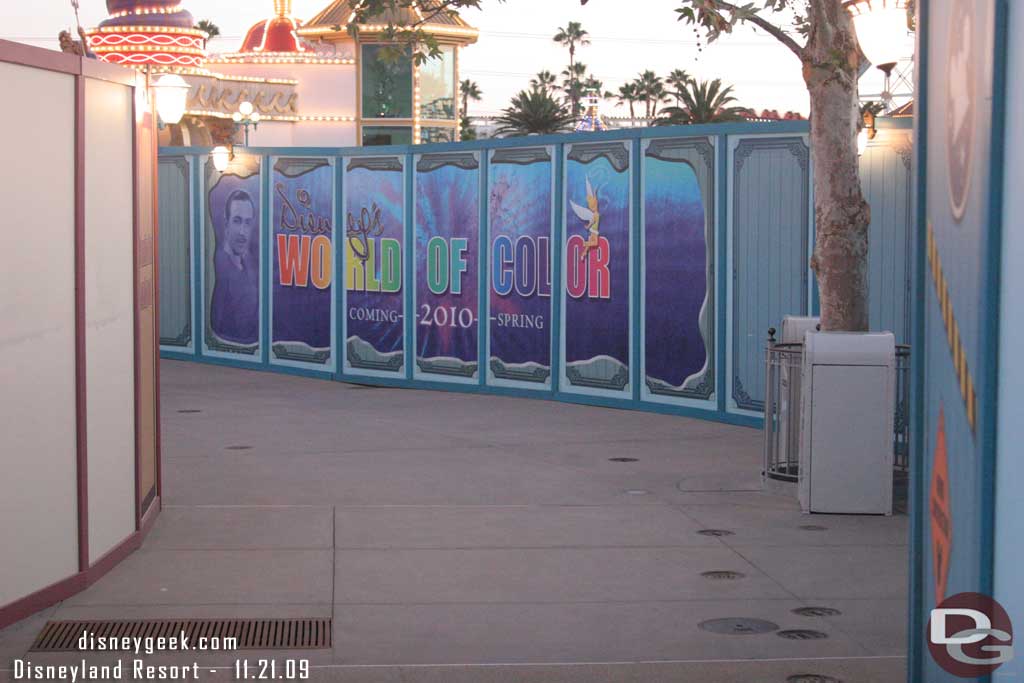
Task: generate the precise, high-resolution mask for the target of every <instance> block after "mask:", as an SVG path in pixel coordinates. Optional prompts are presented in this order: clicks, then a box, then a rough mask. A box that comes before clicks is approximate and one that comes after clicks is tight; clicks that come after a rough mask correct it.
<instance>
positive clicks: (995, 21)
mask: <svg viewBox="0 0 1024 683" xmlns="http://www.w3.org/2000/svg"><path fill="white" fill-rule="evenodd" d="M1016 5H1019V3H1010V2H1007V1H1006V0H976V1H975V2H970V3H965V2H961V1H960V0H927V1H926V2H922V3H919V4H918V13H919V14H918V24H917V25H918V32H917V36H918V41H919V44H918V50H917V55H918V87H917V88H916V89H915V91H916V95H917V99H916V101H915V109H916V110H917V112H918V121H917V129H916V130H915V132H914V143H915V145H916V149H915V155H916V159H917V162H918V163H917V167H916V170H917V176H916V178H915V195H916V202H917V207H918V210H917V212H916V214H917V215H916V219H915V223H916V224H915V230H914V248H913V255H914V261H915V264H914V292H915V297H914V307H913V312H914V315H913V328H914V329H913V336H912V340H913V344H914V371H913V375H912V376H913V387H912V390H913V401H912V402H913V410H912V413H913V416H914V417H913V423H912V425H911V431H912V434H913V441H914V449H913V452H912V458H913V459H912V462H911V472H912V479H911V496H912V499H913V502H912V504H911V510H912V514H911V529H912V544H911V549H912V550H911V589H912V590H911V614H910V633H909V643H910V662H909V663H910V666H909V674H908V681H910V682H912V683H938V682H940V681H942V682H946V681H950V682H951V681H964V680H971V681H988V680H990V679H992V680H1002V679H1003V676H1004V675H1005V680H1011V679H1014V678H1016V677H1015V676H1014V674H1013V671H1014V670H1016V671H1017V672H1019V671H1020V667H1019V659H1018V661H1017V662H1015V663H1011V666H1009V667H1007V668H1006V669H998V670H997V671H995V673H994V674H992V671H991V668H990V667H981V668H978V667H973V666H965V665H964V664H963V663H957V662H954V661H953V660H952V658H951V657H949V656H948V651H946V650H944V649H943V648H941V647H936V648H930V647H929V642H930V635H929V634H930V631H929V629H928V623H929V619H930V618H931V611H932V609H934V608H935V607H937V606H938V605H940V604H943V603H946V601H947V600H950V599H951V598H952V599H953V601H952V602H951V603H949V604H946V605H945V606H946V607H958V606H962V605H963V604H964V603H962V602H959V601H960V600H965V599H966V600H970V601H972V602H973V601H975V600H976V598H973V597H969V598H965V597H964V596H962V595H961V594H965V593H966V594H981V595H984V596H992V595H994V593H995V591H996V582H995V570H994V559H995V557H996V547H995V528H996V526H997V524H1009V528H1010V529H1013V525H1014V522H1013V520H1014V518H1016V519H1019V518H1020V517H1019V505H1017V504H1016V503H1015V500H1016V499H1017V498H1019V477H1018V479H1017V481H1015V480H1014V476H1015V474H1016V472H1015V471H1014V469H1012V468H1009V467H1008V468H1006V471H1005V472H1004V471H1003V466H1002V463H1000V469H999V479H1000V485H1002V486H1005V488H1003V492H1004V493H1008V494H1009V495H1008V497H1007V498H1006V499H1005V500H1001V501H998V502H999V503H1000V504H1001V505H1002V507H1001V509H1000V517H997V516H996V509H997V496H996V491H997V484H996V472H997V469H996V466H997V448H996V446H997V438H996V433H997V417H999V415H997V410H996V409H997V405H998V407H999V412H1000V413H1003V411H1006V410H1009V411H1011V414H1012V413H1013V411H1015V410H1016V412H1017V413H1018V414H1019V409H1017V408H1016V405H1017V402H1016V400H1015V398H1014V397H1012V395H1011V397H1010V398H1009V400H1007V401H1004V402H1002V403H1001V404H999V403H998V402H997V395H998V390H999V388H1000V387H999V384H1000V382H1002V381H1006V380H1008V379H1010V378H1009V377H1004V376H1002V375H1003V368H1001V367H999V366H998V361H999V351H1000V348H999V347H1000V339H999V304H1000V296H1001V295H1002V296H1007V297H1011V300H1012V296H1013V292H1012V290H1004V291H1003V292H1002V294H1001V293H1000V257H1001V256H1002V246H1001V239H1002V233H1003V229H1004V226H1002V225H1001V223H1002V221H1003V211H1002V202H1003V183H1002V176H1003V172H1004V166H1003V162H1004V158H1005V159H1006V160H1008V161H1009V160H1013V159H1015V158H1017V157H1019V148H1017V150H1012V151H1011V149H1008V148H1007V146H1006V139H1005V138H1004V135H1003V131H1004V126H1003V123H1004V121H1009V120H1015V119H1011V118H1010V117H1009V116H1008V112H1014V113H1016V110H1013V109H1011V108H1008V107H1006V104H1005V101H1004V100H1005V97H1004V94H1005V89H1006V87H1007V83H1008V81H1007V79H1006V72H1005V68H1006V64H1005V58H1006V40H1007V37H1008V35H1009V34H1008V32H1007V25H1008V24H1007V22H1008V15H1012V11H1011V8H1012V10H1017V9H1019V7H1017V6H1016ZM1015 40H1016V38H1015ZM1012 87H1014V88H1017V87H1019V86H1018V85H1016V84H1014V85H1013V86H1012ZM1013 151H1017V152H1018V154H1017V155H1014V154H1013ZM1013 189H1017V188H1013ZM1018 191H1019V190H1018ZM1019 224H1020V217H1019V215H1018V216H1013V217H1009V218H1008V222H1007V223H1006V225H1005V230H1006V231H1008V232H1013V231H1019ZM1010 244H1011V248H1012V246H1013V243H1012V242H1010ZM1014 265H1015V266H1016V264H1014ZM1012 282H1013V280H1010V281H1009V282H1008V283H1006V284H1010V283H1012ZM1011 305H1012V304H1011ZM1017 308H1019V304H1017ZM1003 343H1007V344H1010V346H1009V347H1008V348H1007V349H1006V350H1007V351H1008V352H1009V353H1010V354H1015V355H1019V352H1017V353H1015V352H1016V349H1017V348H1018V344H1019V342H1018V341H1017V339H1015V338H1013V339H1005V340H1004V342H1003ZM1011 386H1013V390H1014V391H1015V390H1017V385H1011ZM1003 414H1004V415H1005V413H1003ZM1015 422H1017V423H1019V422H1020V420H1019V419H1017V420H1015ZM1006 436H1010V438H1011V439H1012V431H1009V430H1008V431H1007V432H1006ZM1009 448H1011V449H1013V451H1014V455H1015V456H1017V457H1016V460H1017V461H1019V453H1020V445H1019V443H1017V442H1016V441H1012V442H1011V444H1010V445H1009ZM1004 477H1005V479H1004ZM1004 516H1005V517H1004ZM1004 528H1005V527H1004ZM1017 528H1018V529H1019V526H1018V527H1017ZM1004 543H1008V544H1009V546H1004V547H1009V548H1014V547H1019V545H1020V539H1019V534H1017V535H1013V536H1011V537H1010V538H1008V539H1006V540H1005V541H1004ZM1009 558H1010V561H1011V562H1012V561H1013V560H1012V558H1013V555H1012V554H1011V555H1010V556H1009ZM1007 569H1008V571H1009V574H1010V577H1009V578H1008V579H1007V576H1006V575H1004V576H1002V577H1001V578H1002V580H1003V585H1004V586H1005V585H1006V582H1007V581H1009V583H1010V584H1011V585H1013V586H1015V587H1016V586H1019V585H1020V568H1019V566H1018V565H1017V564H1016V563H1015V562H1014V563H1013V564H1012V567H1010V568H1006V567H1005V566H1004V570H1007ZM1000 597H1009V598H1010V600H1008V603H1009V604H1008V605H1007V607H1010V608H1011V609H1012V608H1013V607H1017V608H1018V612H1017V613H1016V614H1014V613H1010V614H1009V615H1008V616H1009V620H1010V621H1012V620H1017V621H1018V623H1019V620H1020V617H1021V615H1020V613H1019V605H1020V603H1019V592H1017V591H1015V590H1010V591H1003V592H1002V593H1001V594H1000ZM974 604H979V609H985V610H987V611H988V612H989V613H991V614H992V622H993V624H992V625H993V626H994V627H995V628H998V629H1002V630H1010V629H1009V628H1008V626H1007V624H1006V623H1003V619H1002V615H997V614H996V612H995V611H994V610H992V609H991V608H990V607H987V606H984V607H983V606H980V603H974ZM963 621H964V622H966V623H965V624H964V625H963V626H958V624H957V623H956V622H952V621H951V624H950V625H949V629H950V630H951V631H952V630H954V629H956V628H958V627H959V628H969V627H970V620H969V619H964V620H963ZM947 635H948V634H947ZM1000 644H1002V643H999V642H997V641H996V639H995V638H993V637H992V636H989V637H987V638H985V639H984V640H981V641H980V642H977V643H974V644H972V645H970V646H965V647H964V650H963V652H964V654H966V655H967V656H970V657H974V658H976V659H978V660H985V659H987V658H990V657H991V656H992V655H991V654H989V652H993V653H994V652H996V651H995V650H994V649H992V646H994V645H1000ZM990 674H992V675H991V676H990Z"/></svg>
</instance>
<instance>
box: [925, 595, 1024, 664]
mask: <svg viewBox="0 0 1024 683" xmlns="http://www.w3.org/2000/svg"><path fill="white" fill-rule="evenodd" d="M928 649H929V651H931V654H932V657H933V658H934V659H935V661H936V662H937V663H938V665H939V666H941V667H942V668H943V669H945V670H946V671H947V672H949V673H951V674H953V675H954V676H960V677H962V678H979V677H982V676H986V675H988V674H990V673H992V672H993V671H995V670H996V669H998V668H999V667H1000V665H1002V664H1005V663H1006V662H1008V661H1010V660H1011V659H1013V625H1012V624H1011V623H1010V616H1009V615H1008V614H1007V613H1006V610H1005V609H1003V606H1002V605H1000V604H999V603H998V602H996V601H995V599H993V598H990V597H989V596H987V595H982V594H981V593H958V594H956V595H954V596H952V597H949V598H946V599H945V600H943V601H942V604H940V605H939V606H938V607H936V608H935V609H933V610H932V613H931V619H929V620H928Z"/></svg>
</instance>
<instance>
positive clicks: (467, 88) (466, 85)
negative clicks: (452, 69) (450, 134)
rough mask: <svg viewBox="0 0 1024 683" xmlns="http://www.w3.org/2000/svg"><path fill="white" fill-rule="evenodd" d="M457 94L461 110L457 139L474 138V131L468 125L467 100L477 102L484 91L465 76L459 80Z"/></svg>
mask: <svg viewBox="0 0 1024 683" xmlns="http://www.w3.org/2000/svg"><path fill="white" fill-rule="evenodd" d="M459 94H460V95H462V111H460V112H459V139H461V140H475V139H476V131H474V130H473V127H472V126H471V125H469V101H470V100H473V101H474V102H479V101H480V98H481V97H482V96H483V94H484V93H483V91H482V90H480V86H479V85H477V84H476V81H471V80H469V79H468V78H467V79H465V80H464V81H459Z"/></svg>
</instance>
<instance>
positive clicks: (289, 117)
mask: <svg viewBox="0 0 1024 683" xmlns="http://www.w3.org/2000/svg"><path fill="white" fill-rule="evenodd" d="M358 5H359V3H358V2H352V1H351V0H335V1H334V2H331V3H330V4H329V5H328V6H327V7H325V8H324V9H323V10H322V11H320V12H319V13H318V14H316V15H315V16H314V17H312V18H311V19H309V20H308V21H302V20H301V19H299V18H296V17H295V16H294V15H293V13H292V2H291V0H273V7H272V13H271V14H270V16H268V17H267V18H266V19H263V20H260V21H258V22H256V23H255V24H254V25H253V26H252V27H251V28H250V29H249V30H248V31H247V33H246V36H245V38H244V40H243V41H242V44H241V45H240V46H239V48H238V50H237V51H235V52H229V53H222V54H207V53H206V50H205V47H206V46H205V41H206V37H207V36H206V34H205V33H203V32H202V31H199V30H197V29H195V28H194V27H193V18H192V15H191V14H189V13H188V12H187V11H185V10H183V9H181V8H180V6H179V4H178V3H177V2H175V1H174V0H161V1H160V2H153V1H152V0H147V1H146V3H145V4H143V3H142V2H140V1H139V0H108V2H107V9H108V11H109V12H110V14H111V16H110V18H109V19H107V20H106V21H104V22H103V23H102V24H100V26H99V27H97V28H95V29H92V30H91V31H89V43H90V46H91V47H92V48H93V49H94V50H95V51H96V52H97V53H98V54H99V56H100V57H101V58H102V59H105V60H108V61H116V62H118V63H126V64H132V65H134V66H137V67H140V68H144V69H146V70H148V71H149V72H150V73H153V74H158V73H160V72H167V71H171V72H174V73H178V74H180V75H181V76H182V77H184V78H185V79H186V80H187V81H188V83H189V85H190V86H191V90H190V92H189V96H188V106H187V111H186V117H185V118H184V119H183V120H182V122H181V123H180V124H178V125H175V126H168V127H166V128H165V129H164V130H163V131H162V133H161V143H162V144H168V145H200V146H208V145H216V144H227V143H235V144H237V143H241V142H242V140H243V139H244V135H243V133H242V131H241V130H240V129H239V126H237V125H236V124H235V122H234V121H233V120H232V116H233V115H234V114H235V112H237V111H238V109H239V106H240V105H241V104H242V103H243V102H250V103H251V104H252V105H253V110H254V111H255V112H258V113H259V119H260V120H259V124H258V126H256V127H255V128H252V129H251V130H250V131H249V142H250V144H252V145H260V146H346V147H348V146H357V145H387V144H417V143H420V142H424V143H426V142H452V141H455V140H457V139H458V135H459V124H458V122H459V116H460V111H459V92H458V84H459V50H460V48H463V47H465V46H467V45H470V44H472V43H474V42H476V40H477V37H478V33H479V32H478V31H477V30H476V29H475V28H473V27H472V26H470V25H469V24H467V23H466V22H465V21H463V20H462V19H461V17H459V16H458V15H457V14H456V13H454V12H452V11H449V10H447V9H444V8H443V7H442V6H441V5H440V3H437V2H436V0H421V1H420V2H419V3H416V4H414V5H413V6H412V7H410V8H406V9H404V10H402V11H401V12H399V13H397V15H396V16H390V15H387V16H385V15H372V14H371V15H361V14H360V11H359V9H358ZM268 9H271V8H268ZM389 26H396V27H399V30H408V29H411V28H415V29H417V30H421V31H423V32H424V33H426V34H428V35H430V36H431V37H432V38H433V39H434V40H436V41H437V44H438V48H439V50H440V54H439V55H437V56H435V57H434V58H432V59H429V60H426V61H425V62H423V63H422V64H416V63H415V60H413V59H412V55H411V54H409V52H408V51H407V50H405V49H404V48H403V47H401V45H400V44H399V42H397V41H396V39H395V38H394V36H389V35H388V27H389ZM403 27H408V29H403ZM185 43H187V45H186V44H185ZM161 46H167V47H168V48H169V49H170V48H173V49H172V52H171V54H170V55H169V56H167V57H163V56H160V55H161V54H162V53H160V52H158V48H160V47H161ZM165 51H166V50H165Z"/></svg>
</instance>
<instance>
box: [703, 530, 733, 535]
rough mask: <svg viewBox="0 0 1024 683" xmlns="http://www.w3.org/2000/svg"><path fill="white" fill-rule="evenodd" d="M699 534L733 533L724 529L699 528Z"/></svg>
mask: <svg viewBox="0 0 1024 683" xmlns="http://www.w3.org/2000/svg"><path fill="white" fill-rule="evenodd" d="M697 533H698V534H700V535H701V536H732V535H733V533H732V532H731V531H728V530H726V529H701V530H700V531H698V532H697Z"/></svg>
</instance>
